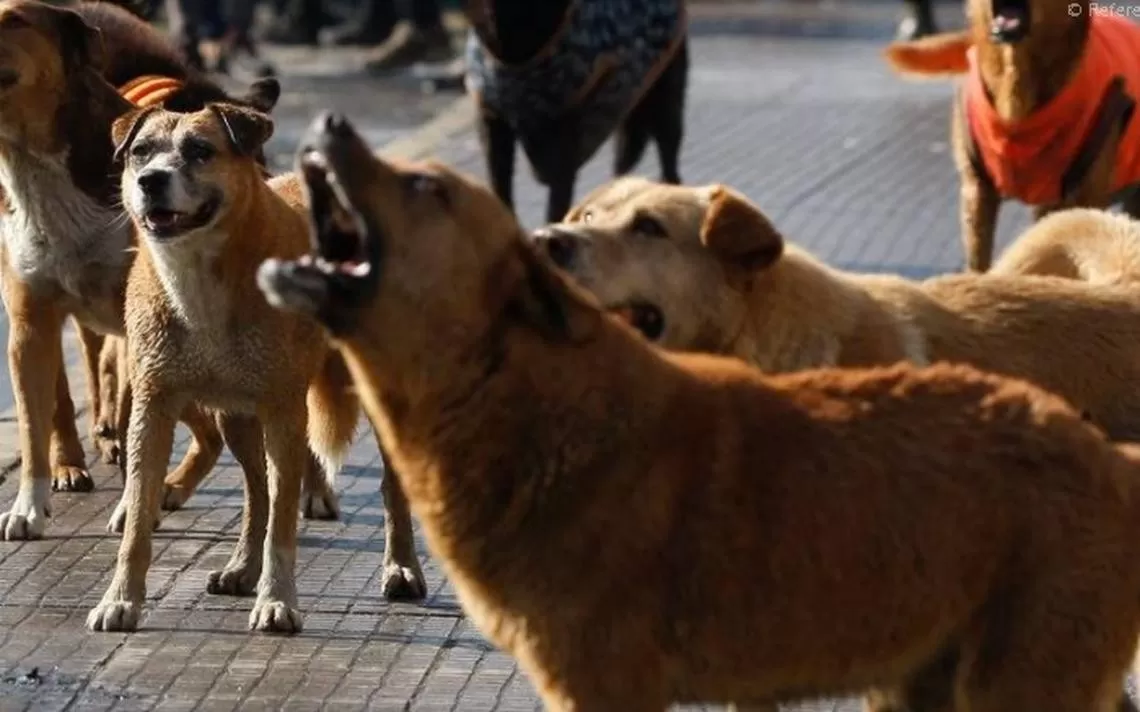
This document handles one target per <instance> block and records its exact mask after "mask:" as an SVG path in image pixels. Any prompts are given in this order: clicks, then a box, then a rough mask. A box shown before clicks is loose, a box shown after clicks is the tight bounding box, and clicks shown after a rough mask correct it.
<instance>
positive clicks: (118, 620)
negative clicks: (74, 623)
mask: <svg viewBox="0 0 1140 712" xmlns="http://www.w3.org/2000/svg"><path fill="white" fill-rule="evenodd" d="M141 611H142V606H141V605H139V604H138V603H134V602H133V601H124V600H117V601H103V602H101V603H100V604H99V605H97V606H95V607H94V608H92V609H91V612H90V613H88V614H87V628H88V629H89V630H93V631H95V632H103V633H115V632H122V633H127V632H131V631H134V630H137V629H138V627H139V613H140V612H141Z"/></svg>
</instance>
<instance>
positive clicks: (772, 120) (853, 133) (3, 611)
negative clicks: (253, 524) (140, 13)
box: [0, 1, 1028, 712]
mask: <svg viewBox="0 0 1140 712" xmlns="http://www.w3.org/2000/svg"><path fill="white" fill-rule="evenodd" d="M897 11H898V4H896V3H881V2H865V1H864V2H856V3H854V4H850V3H848V4H844V5H840V4H839V3H830V4H825V5H818V6H817V5H814V4H812V5H809V6H804V4H803V3H797V4H795V5H790V4H772V3H768V2H761V3H755V4H751V5H748V6H740V5H726V4H722V3H717V4H715V5H713V6H711V7H709V8H707V9H702V10H701V11H699V12H697V13H696V14H697V17H696V18H695V19H694V22H693V24H694V28H693V35H692V39H691V50H692V57H693V68H692V72H691V74H690V80H689V82H690V90H689V95H688V110H687V124H686V140H685V145H684V151H683V158H682V162H681V173H682V176H683V177H684V179H685V181H686V182H687V183H709V182H723V183H727V184H730V185H732V186H734V187H736V188H738V189H740V190H741V191H743V192H744V193H745V194H747V195H748V196H750V197H751V198H753V199H754V200H756V201H757V202H758V204H759V205H760V206H761V207H762V208H763V209H764V210H765V211H766V212H767V214H768V215H769V216H770V217H771V218H772V220H773V221H774V223H775V224H776V225H777V226H778V227H779V228H780V229H781V231H782V232H783V233H784V234H785V235H786V236H787V237H788V238H789V239H791V240H793V241H795V242H798V243H799V244H801V245H803V246H805V247H807V248H808V249H810V250H812V251H814V252H815V253H816V254H817V255H819V256H820V257H821V258H823V259H825V260H826V261H827V262H829V263H831V264H834V265H837V266H841V267H844V268H848V269H864V270H873V271H890V272H898V273H902V274H905V275H908V276H924V275H929V274H933V273H937V272H944V271H949V270H956V269H959V268H960V264H961V254H962V251H961V247H960V245H959V242H958V222H957V190H958V188H957V179H956V176H955V173H954V170H953V166H952V164H951V160H950V156H949V152H948V136H947V130H948V111H949V97H950V93H951V86H950V84H949V83H943V82H921V83H919V82H912V81H905V80H902V79H900V78H898V77H896V76H893V75H892V74H890V72H889V71H888V69H887V67H886V65H885V63H884V62H883V61H882V60H881V58H880V56H879V52H880V49H881V48H882V46H883V44H884V43H885V42H886V41H887V40H888V39H889V38H890V36H891V34H892V32H893V27H894V20H895V13H896V12H897ZM941 11H942V15H943V16H944V18H945V20H946V24H947V25H949V24H950V23H951V22H953V21H955V20H956V19H957V18H956V17H955V16H956V15H960V9H959V6H958V5H949V6H943V7H942V8H941ZM274 58H275V59H276V60H279V61H280V62H281V66H282V72H281V73H282V76H283V86H284V88H285V92H286V93H285V95H284V97H283V99H282V102H281V108H280V110H279V111H278V119H277V121H278V123H277V129H276V134H275V138H274V140H273V143H272V144H271V148H272V149H273V154H274V161H275V165H276V167H277V168H279V169H280V168H286V167H288V165H289V162H290V161H291V152H292V150H293V147H294V145H295V143H296V140H297V138H298V136H299V134H300V132H301V131H302V130H303V128H304V127H305V126H306V124H307V123H308V121H309V120H310V118H311V117H312V115H313V114H314V113H315V112H316V111H317V110H320V109H324V108H338V109H341V110H344V111H345V112H347V113H348V115H349V116H350V118H352V119H353V120H354V121H355V122H356V123H357V124H358V126H361V127H362V128H363V129H364V131H365V134H366V135H367V136H368V137H369V138H370V139H371V140H373V141H374V142H375V144H376V145H377V146H378V147H379V146H383V145H385V144H390V142H393V141H398V142H399V143H398V144H397V145H396V146H394V149H396V150H399V151H401V152H410V153H421V154H424V153H427V154H432V155H436V156H438V157H440V158H441V159H443V160H445V161H447V162H449V163H451V164H453V165H456V166H458V167H460V168H463V169H466V170H468V171H470V172H473V173H475V174H476V175H478V176H480V177H483V175H484V170H483V164H482V157H481V155H480V153H479V148H478V145H477V143H476V140H475V137H474V133H473V131H472V130H471V128H470V126H469V125H468V124H467V123H466V122H465V121H464V119H465V117H468V116H469V115H470V110H469V107H467V106H466V105H465V104H461V105H459V106H456V105H455V104H454V102H455V101H456V96H455V95H452V94H442V95H434V96H425V95H422V94H421V93H420V91H419V87H418V86H417V84H416V83H415V82H414V81H409V82H406V83H403V84H401V83H395V84H393V85H391V86H390V87H387V88H385V87H384V86H381V85H380V84H379V83H378V82H376V81H375V80H367V79H365V78H363V77H362V76H360V75H358V74H356V73H354V72H353V71H352V66H351V62H352V61H353V59H352V57H351V56H348V55H344V56H339V58H337V57H336V56H334V57H333V58H332V59H329V58H327V57H326V58H322V57H318V56H316V55H313V54H306V53H304V52H297V53H293V54H289V53H284V52H283V53H281V54H279V55H275V56H274ZM338 62H339V63H338ZM346 63H347V65H346ZM346 66H347V68H346ZM385 86H386V85H385ZM441 111H442V112H444V118H443V119H440V120H438V121H435V122H432V123H431V126H432V127H433V128H431V130H430V131H429V133H428V134H427V135H426V138H425V135H424V134H418V133H417V130H419V129H421V128H422V127H423V126H424V125H426V124H429V122H430V121H431V117H433V116H435V115H437V114H438V113H439V112H441ZM610 160H611V153H610V147H609V146H607V147H604V148H603V149H602V150H601V151H600V152H599V154H598V155H597V157H596V158H595V159H594V161H593V162H592V163H591V164H590V165H589V166H588V167H587V169H586V170H584V171H583V173H582V174H581V176H580V178H579V183H578V189H577V194H578V195H579V196H581V195H584V194H585V192H586V191H587V190H589V189H590V188H591V187H593V186H595V185H597V184H598V183H600V182H602V181H603V180H605V179H607V178H608V177H609V170H610V168H609V166H610ZM639 172H641V173H644V174H646V175H650V176H655V175H656V172H657V163H656V158H655V157H654V156H652V155H651V154H650V155H649V156H647V159H646V160H645V161H643V163H642V165H641V166H640V171H639ZM516 186H517V187H516V196H517V203H518V208H519V211H520V213H521V216H522V217H523V219H524V221H525V222H526V223H527V225H528V226H536V225H537V224H538V220H539V216H540V215H541V213H542V210H543V207H544V204H545V200H546V194H545V191H544V190H540V189H539V188H538V187H537V186H536V184H535V183H534V182H533V180H532V179H531V177H530V172H529V168H528V167H527V166H526V165H525V163H523V162H522V159H521V157H520V163H519V167H518V171H517V174H516ZM1027 215H1028V213H1027V211H1025V210H1024V209H1022V208H1020V207H1015V206H1012V205H1008V206H1006V207H1005V208H1004V209H1003V212H1002V217H1001V221H1000V231H999V234H1000V244H1001V245H1003V246H1004V244H1006V242H1007V241H1008V239H1009V237H1010V236H1011V235H1012V234H1014V233H1015V232H1016V231H1017V230H1018V229H1020V228H1021V227H1022V226H1023V225H1024V224H1025V223H1026V221H1027ZM73 341H74V340H73V339H72V338H71V336H70V332H69V336H68V343H69V344H70V345H71V347H72V348H73V347H74V344H73ZM69 362H70V364H71V368H72V373H71V384H72V389H73V391H74V392H75V394H76V402H77V403H81V402H82V401H83V396H82V393H83V390H84V381H83V377H82V375H81V374H80V373H79V372H78V371H77V370H76V369H75V367H76V366H77V365H78V363H77V359H76V358H74V353H72V357H71V358H70V361H69ZM4 373H5V376H4V380H5V383H3V384H0V464H6V465H7V466H6V467H5V469H4V471H5V472H7V473H8V474H7V477H6V479H3V480H0V506H4V507H7V506H8V505H9V504H10V502H11V500H12V498H13V497H14V496H15V493H16V489H17V488H16V484H17V482H16V479H17V476H16V475H17V471H18V470H13V465H12V464H11V463H12V462H13V459H14V458H16V457H18V454H19V453H18V448H17V440H16V422H15V411H14V409H13V407H12V403H11V397H10V392H9V391H10V384H9V383H7V371H6V370H5V372H4ZM82 417H83V418H84V421H83V424H82V427H81V428H80V432H81V433H86V431H87V427H86V420H85V418H86V416H82ZM358 432H359V433H360V435H361V438H360V439H359V440H358V442H357V445H356V447H355V448H354V450H353V451H352V453H351V456H350V457H349V458H348V460H347V464H346V466H345V467H344V469H343V471H342V473H341V475H340V478H339V483H338V488H339V490H340V494H341V508H342V514H341V520H340V521H337V522H303V523H302V529H301V536H300V544H301V548H300V552H299V564H298V588H299V593H300V604H301V609H302V611H303V613H304V614H305V630H304V632H303V633H302V634H300V635H298V636H296V637H293V638H279V637H269V636H264V635H252V634H250V633H248V632H247V630H246V620H247V615H248V611H249V607H250V605H251V603H252V600H251V599H236V600H235V599H231V598H227V597H223V596H214V595H209V594H207V593H206V592H205V586H206V575H207V573H208V572H209V571H210V570H211V569H214V568H219V567H220V566H221V565H222V564H223V563H224V562H225V561H226V559H227V558H228V556H229V553H230V548H231V546H232V545H233V543H234V542H235V541H236V537H237V529H238V526H239V524H240V519H241V504H242V491H241V476H240V473H239V472H238V470H237V467H236V465H235V463H234V461H233V459H232V457H231V456H230V455H229V453H228V452H227V453H225V454H223V457H222V460H221V462H220V464H219V467H218V468H217V469H216V470H215V473H214V474H213V475H212V476H211V478H210V479H208V480H207V481H206V482H205V484H204V485H203V486H202V488H201V489H200V490H199V492H198V493H197V494H196V495H195V496H194V497H193V498H192V499H191V500H190V501H189V503H188V505H187V506H186V507H185V508H184V509H183V510H182V511H179V512H176V513H172V514H168V515H166V516H165V518H164V519H163V521H162V524H161V527H160V529H159V530H158V532H157V533H156V539H155V562H154V565H153V566H152V567H151V570H150V576H149V579H148V591H149V597H148V601H147V610H146V612H145V614H144V617H143V619H142V623H141V625H140V630H139V632H137V633H134V634H131V635H121V634H92V633H89V632H87V630H86V629H85V627H84V618H85V616H86V614H87V612H88V610H89V609H90V608H91V606H92V605H94V604H95V603H96V602H97V601H98V600H99V598H100V597H101V595H102V592H103V589H104V588H105V587H106V585H107V584H108V582H109V580H110V575H111V571H112V569H113V566H114V562H115V557H116V553H117V549H118V544H119V538H118V537H117V536H112V535H109V534H107V533H106V532H105V529H104V526H105V524H106V522H107V519H108V517H109V516H110V514H111V509H112V508H113V506H114V503H115V501H116V500H117V498H118V496H119V494H120V492H121V486H122V485H121V481H120V478H119V474H118V472H117V471H113V470H111V469H110V468H108V467H106V466H104V465H95V466H94V469H93V472H94V474H95V476H96V481H97V489H96V491H95V492H92V493H88V494H57V495H55V497H54V500H53V502H54V505H53V506H54V518H53V520H52V522H51V524H50V525H49V527H48V530H47V536H46V538H45V539H44V540H42V541H36V542H27V543H7V542H0V712H8V711H10V710H11V711H15V710H23V709H30V710H57V709H59V710H62V709H73V710H84V711H88V710H90V711H95V710H110V709H114V710H150V709H159V710H210V711H212V710H218V711H221V710H231V709H237V708H241V709H248V710H262V709H264V710H277V709H286V710H297V711H303V710H316V709H321V708H323V709H329V710H351V709H375V710H404V709H413V710H427V711H436V710H452V709H458V710H463V711H465V712H466V711H471V712H475V711H477V710H503V711H507V710H524V709H525V710H532V709H536V708H537V699H536V697H535V695H534V693H533V690H532V689H531V687H530V685H529V683H528V682H527V680H526V679H525V678H524V677H523V675H522V674H521V673H518V672H517V671H516V669H515V667H514V665H513V662H512V660H511V659H510V658H509V657H508V656H506V655H504V654H502V653H499V652H496V651H493V650H492V649H491V648H490V647H489V646H488V645H487V644H486V643H485V642H484V640H483V639H482V638H481V637H480V635H479V634H478V633H477V632H476V631H475V630H474V629H473V628H472V627H471V626H470V625H469V624H468V622H467V621H466V620H465V619H464V617H463V615H462V612H461V611H460V609H459V607H458V604H457V603H456V600H455V597H454V593H453V591H452V589H451V588H450V587H449V586H448V585H447V583H446V582H445V581H444V580H443V577H442V575H441V573H440V570H439V568H438V567H437V565H436V564H435V563H434V562H433V561H432V559H431V558H430V556H429V555H428V552H427V550H426V548H422V543H421V556H422V559H423V561H424V566H425V572H426V574H427V577H428V584H429V590H430V595H429V598H428V600H427V601H426V603H425V604H423V605H419V604H391V603H388V602H386V601H385V600H384V599H383V598H382V597H381V596H380V587H379V569H380V563H381V559H382V555H383V550H382V548H383V514H382V509H381V506H380V496H379V483H380V476H381V464H380V462H379V456H378V453H377V450H376V448H375V445H374V443H373V441H372V438H371V435H370V434H368V432H369V431H367V429H366V428H363V427H361V428H360V429H359V431H358ZM185 445H186V441H185V437H180V438H179V441H178V443H177V451H176V453H175V460H177V459H179V458H180V457H181V455H182V453H183V452H184V448H185ZM0 477H3V475H0ZM741 575H742V576H747V573H746V572H742V574H741ZM797 709H803V710H807V709H811V710H843V711H844V712H854V711H855V710H857V709H858V706H857V705H856V704H855V703H854V702H850V701H847V702H832V701H827V702H820V703H815V704H813V705H811V706H808V707H802V708H797ZM615 712H616V711H615Z"/></svg>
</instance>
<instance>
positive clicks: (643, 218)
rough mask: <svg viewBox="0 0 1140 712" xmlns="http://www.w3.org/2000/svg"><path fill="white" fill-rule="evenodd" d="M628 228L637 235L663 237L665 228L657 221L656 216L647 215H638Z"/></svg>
mask: <svg viewBox="0 0 1140 712" xmlns="http://www.w3.org/2000/svg"><path fill="white" fill-rule="evenodd" d="M630 228H631V229H632V230H633V231H634V232H636V233H637V234H639V235H645V236H646V237H665V236H666V233H665V228H664V226H662V225H661V223H660V222H658V221H657V219H656V218H651V217H649V216H648V215H638V216H637V217H636V218H634V220H633V225H631V226H630Z"/></svg>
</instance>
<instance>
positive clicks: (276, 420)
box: [249, 394, 309, 633]
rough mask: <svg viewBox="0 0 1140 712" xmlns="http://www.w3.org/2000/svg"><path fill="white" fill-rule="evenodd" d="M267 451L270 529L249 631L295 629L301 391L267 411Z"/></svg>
mask: <svg viewBox="0 0 1140 712" xmlns="http://www.w3.org/2000/svg"><path fill="white" fill-rule="evenodd" d="M261 422H262V425H263V426H264V428H265V451H266V454H267V455H268V457H269V532H268V536H267V537H266V540H265V547H264V554H263V559H262V571H261V580H260V581H259V582H258V585H257V601H256V602H255V603H254V604H253V611H252V612H250V616H249V627H250V629H252V630H258V631H263V632H267V633H298V632H300V630H301V613H300V612H299V611H298V610H297V587H296V582H295V581H294V579H293V577H294V574H295V568H296V561H297V517H298V514H299V512H300V500H301V480H302V479H303V478H304V476H305V464H306V463H307V462H308V453H309V446H308V442H307V441H306V437H305V425H306V409H305V406H304V394H302V395H301V398H300V405H299V406H295V407H293V408H279V409H275V410H268V409H267V410H266V411H265V412H263V413H262V414H261Z"/></svg>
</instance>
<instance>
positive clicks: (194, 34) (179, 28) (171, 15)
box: [166, 0, 206, 70]
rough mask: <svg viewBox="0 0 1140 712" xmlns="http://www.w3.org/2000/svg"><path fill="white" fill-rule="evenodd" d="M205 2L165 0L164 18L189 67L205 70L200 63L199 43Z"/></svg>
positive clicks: (204, 66)
mask: <svg viewBox="0 0 1140 712" xmlns="http://www.w3.org/2000/svg"><path fill="white" fill-rule="evenodd" d="M205 1H206V0H166V16H167V18H168V19H169V23H170V34H171V36H172V37H174V41H175V43H176V44H177V45H178V48H179V49H181V50H182V53H183V55H184V56H185V57H186V61H187V62H189V63H190V66H192V67H194V68H195V69H198V70H205V68H206V65H205V63H204V62H203V61H202V52H201V49H200V48H199V43H200V42H201V39H202V38H201V34H200V33H201V30H202V17H203V12H204V10H205V8H204V5H205Z"/></svg>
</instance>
